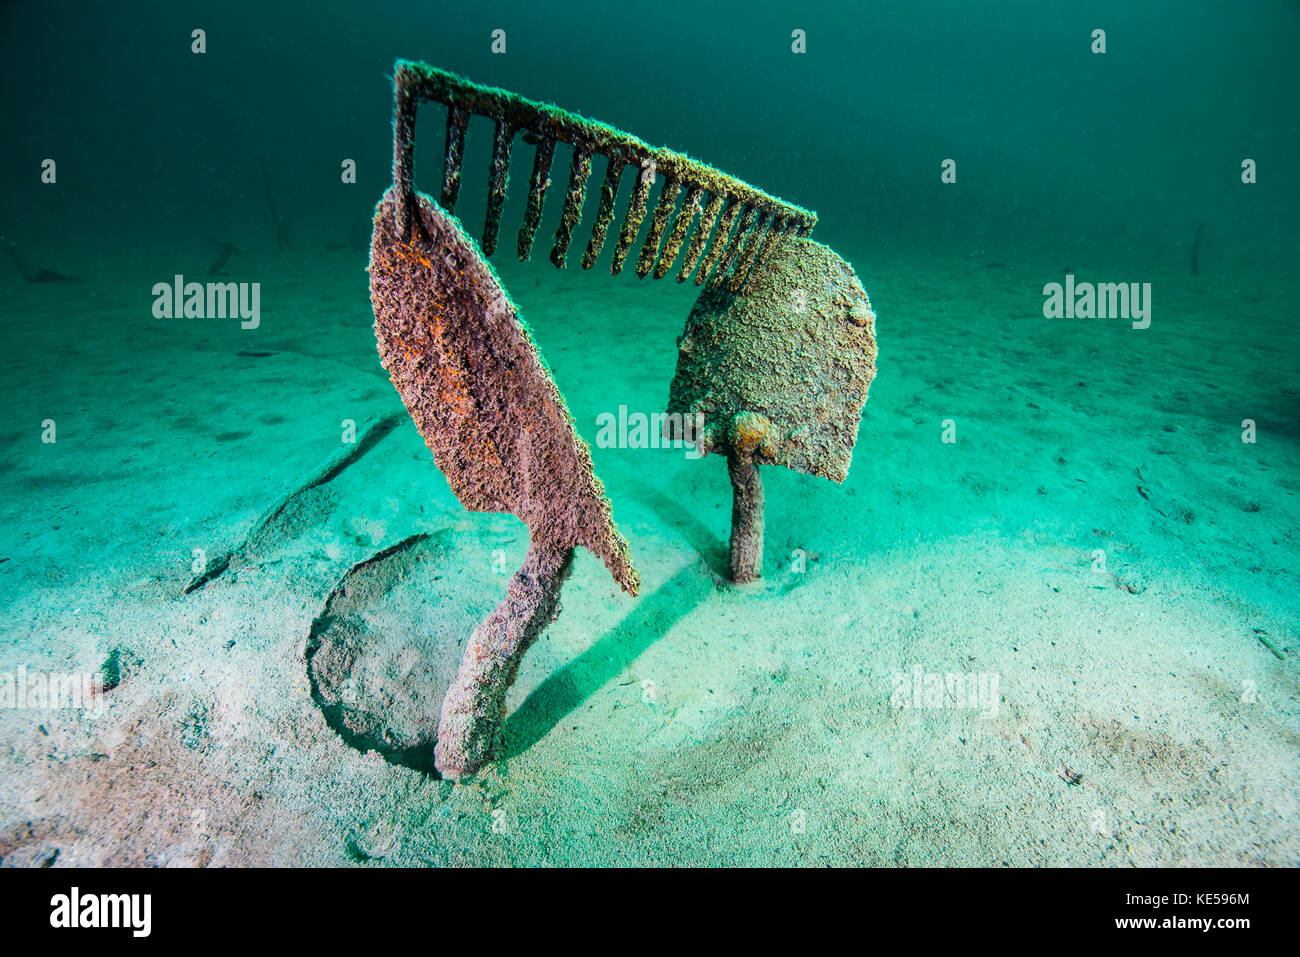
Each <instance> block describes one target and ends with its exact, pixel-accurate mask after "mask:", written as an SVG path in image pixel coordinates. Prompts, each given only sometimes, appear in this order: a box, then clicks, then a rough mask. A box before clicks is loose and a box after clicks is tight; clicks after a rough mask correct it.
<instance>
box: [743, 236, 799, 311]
mask: <svg viewBox="0 0 1300 957" xmlns="http://www.w3.org/2000/svg"><path fill="white" fill-rule="evenodd" d="M790 232H791V226H790V224H789V223H788V222H786V221H785V220H783V219H777V220H775V221H774V222H773V224H772V228H771V229H769V230H768V231H767V235H766V236H765V237H764V238H763V245H762V246H761V247H760V248H759V250H758V255H757V256H756V257H755V258H754V264H753V265H752V266H750V268H749V275H748V277H747V278H746V279H745V286H744V289H743V290H742V292H743V293H744V294H745V295H748V294H749V293H750V292H751V291H753V287H754V280H756V279H757V278H758V275H759V273H761V272H762V271H763V267H764V266H766V265H767V261H768V260H769V259H770V258H771V257H772V253H773V252H775V251H776V249H777V248H778V247H779V246H780V245H781V243H783V242H785V237H786V236H787V235H789V233H790Z"/></svg>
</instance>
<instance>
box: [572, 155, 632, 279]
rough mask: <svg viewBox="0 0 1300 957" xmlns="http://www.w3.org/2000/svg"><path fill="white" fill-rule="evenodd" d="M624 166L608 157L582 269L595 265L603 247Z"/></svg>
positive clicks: (620, 161)
mask: <svg viewBox="0 0 1300 957" xmlns="http://www.w3.org/2000/svg"><path fill="white" fill-rule="evenodd" d="M625 165H627V164H625V163H624V162H623V161H622V160H618V159H614V158H613V157H610V160H609V166H608V167H607V168H606V169H605V181H604V182H603V183H601V184H600V205H599V206H598V207H597V208H596V222H595V224H594V225H593V226H592V227H591V241H590V242H588V243H587V251H586V252H585V253H583V255H582V268H583V269H590V268H591V267H592V266H594V265H596V257H597V256H599V255H600V250H601V247H603V246H604V245H605V233H606V232H607V231H608V229H609V224H610V223H611V222H612V221H613V219H614V198H615V197H616V196H617V195H618V180H619V177H620V176H622V175H623V167H624V166H625Z"/></svg>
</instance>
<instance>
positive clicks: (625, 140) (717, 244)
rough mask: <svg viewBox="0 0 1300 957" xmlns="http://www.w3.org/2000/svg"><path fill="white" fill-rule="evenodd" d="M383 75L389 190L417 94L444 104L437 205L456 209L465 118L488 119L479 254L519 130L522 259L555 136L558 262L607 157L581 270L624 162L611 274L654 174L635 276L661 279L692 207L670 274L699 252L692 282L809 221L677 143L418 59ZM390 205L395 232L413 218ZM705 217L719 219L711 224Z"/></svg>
mask: <svg viewBox="0 0 1300 957" xmlns="http://www.w3.org/2000/svg"><path fill="white" fill-rule="evenodd" d="M393 86H394V91H395V93H396V110H397V112H396V117H395V121H394V134H395V142H394V165H393V183H394V184H395V185H396V186H397V187H398V190H399V192H405V193H409V192H410V191H411V179H412V162H411V160H412V151H413V143H414V134H413V128H414V122H415V119H414V117H415V107H416V106H417V105H418V104H419V103H420V102H422V101H436V102H439V103H442V104H444V105H445V106H446V107H447V135H446V144H445V152H444V159H443V189H442V195H441V198H440V200H439V202H440V205H441V206H442V207H443V208H444V209H445V210H447V211H448V212H454V211H455V209H456V202H457V199H458V197H459V193H460V181H461V165H462V162H463V157H464V148H465V133H466V129H467V126H468V123H469V119H470V117H471V116H473V115H479V116H485V117H488V118H490V119H491V120H493V121H494V123H495V130H496V132H495V136H494V140H493V149H492V160H491V166H490V168H489V171H488V208H487V220H486V222H485V224H484V228H483V242H482V247H483V251H484V252H485V253H486V254H487V255H489V256H491V255H492V254H493V253H494V252H495V251H496V247H497V239H498V235H499V232H500V228H501V211H502V208H503V205H504V203H505V197H506V190H507V188H508V186H509V178H510V159H511V154H512V150H513V143H514V139H515V136H516V135H521V136H522V137H523V138H524V139H525V140H526V141H527V142H529V143H531V144H532V145H534V146H535V148H536V152H535V153H534V157H533V169H532V176H531V177H530V179H529V184H528V201H527V204H526V207H525V212H524V223H523V226H522V227H521V228H520V231H519V238H518V243H517V244H516V248H517V251H518V254H519V258H520V259H521V260H522V259H527V258H529V256H530V255H531V252H532V247H533V239H534V236H535V234H536V232H537V229H538V227H539V225H540V222H541V215H542V207H543V203H544V201H545V196H546V190H547V189H548V188H549V186H550V185H551V178H550V170H551V164H552V161H553V159H554V155H555V147H556V144H557V143H566V144H569V145H570V146H572V147H573V155H572V161H571V163H570V167H569V176H568V190H567V193H566V197H565V203H564V209H563V212H562V214H561V219H560V224H559V226H558V227H557V229H556V232H555V242H554V244H553V246H552V248H551V255H550V258H551V262H553V263H554V264H555V265H556V266H558V267H560V268H564V266H565V263H566V258H567V255H568V249H569V244H570V242H571V240H572V236H573V231H574V229H575V228H576V227H577V225H578V222H579V221H580V220H581V218H582V205H583V199H584V198H585V195H586V183H587V178H588V177H589V176H590V175H591V160H592V158H593V156H595V155H600V156H603V157H605V159H606V162H607V166H606V172H605V176H604V180H603V182H602V185H601V197H600V203H599V207H598V210H597V214H596V218H595V221H594V224H593V228H592V234H591V239H590V241H589V243H588V244H587V249H586V252H585V253H584V255H583V257H582V267H583V268H584V269H590V268H591V267H592V266H594V265H595V263H596V259H597V257H598V256H599V255H600V251H601V249H602V247H603V246H604V242H605V237H606V234H607V232H608V230H609V227H610V225H611V223H612V221H613V219H614V212H615V210H614V204H615V200H616V198H617V194H618V185H619V181H620V178H621V177H622V175H623V173H624V171H625V170H627V169H629V168H630V169H632V170H635V171H636V182H635V183H634V185H633V189H632V194H631V197H630V199H629V200H628V206H627V210H626V212H625V214H624V217H623V224H622V227H621V228H620V230H619V232H618V243H617V246H616V248H615V251H614V256H613V260H612V262H611V266H610V271H611V272H614V273H618V272H619V271H620V270H621V269H622V268H623V263H624V262H625V261H626V259H627V256H628V255H629V254H630V253H631V247H632V243H633V242H634V241H635V240H636V237H637V234H638V233H639V231H640V228H641V224H642V222H643V220H644V219H645V216H646V213H647V210H648V203H649V197H650V192H651V189H652V187H653V185H654V184H655V182H656V181H657V180H660V179H662V181H663V182H662V186H661V189H660V193H659V198H658V199H657V201H656V202H655V206H654V210H653V212H652V213H651V222H650V227H649V228H648V229H647V231H646V237H645V240H644V241H643V243H642V247H641V250H640V252H639V254H638V255H637V256H636V272H637V275H638V276H641V277H645V276H647V275H653V276H654V277H655V278H656V279H661V278H663V277H664V276H665V275H667V273H668V271H669V270H670V269H671V268H672V266H673V264H674V263H675V261H676V259H677V257H678V255H679V254H680V252H681V249H682V246H683V244H684V242H685V240H686V237H687V236H688V235H690V230H691V226H692V224H693V223H695V222H696V217H697V216H699V217H700V218H699V222H698V226H697V228H696V232H695V234H694V238H693V240H692V242H691V244H690V247H689V251H688V255H687V256H686V258H685V260H684V262H683V264H682V268H681V270H680V271H679V273H678V275H677V281H678V282H683V281H685V280H686V279H687V278H688V277H689V276H690V274H691V272H692V270H694V268H695V266H696V264H697V263H699V262H700V261H701V258H703V265H702V266H701V268H700V270H699V272H698V273H697V274H696V276H695V282H696V284H697V285H700V284H703V283H704V282H705V281H706V279H710V271H711V269H712V267H713V266H714V265H715V264H717V263H718V262H719V261H721V263H722V266H721V267H720V268H719V269H718V270H717V272H716V273H714V274H713V275H712V277H711V282H713V283H718V282H719V281H720V280H721V279H723V278H728V281H729V282H731V283H733V284H735V285H736V286H737V288H739V283H740V282H741V281H743V279H744V276H745V274H746V273H747V272H748V271H749V270H750V268H751V267H752V266H753V265H754V263H755V261H756V260H757V259H758V258H759V257H760V256H761V255H762V254H763V253H764V252H765V250H766V249H768V248H771V246H772V245H773V244H774V243H775V242H777V241H779V240H781V239H784V238H786V237H790V236H807V235H808V234H809V233H810V232H811V231H812V228H813V226H814V225H816V223H817V214H816V213H813V212H811V211H809V210H807V209H804V208H803V207H801V206H796V205H795V204H793V203H789V202H786V201H785V200H783V199H778V198H777V197H775V196H772V195H770V194H768V193H765V192H764V191H763V190H761V189H758V188H756V187H754V186H751V185H749V184H748V183H746V182H744V181H743V180H740V179H737V178H736V177H734V176H729V175H727V174H726V173H723V172H721V171H719V170H717V169H714V168H713V167H712V166H709V165H708V164H706V163H701V162H699V161H698V160H694V159H691V157H689V156H687V155H685V154H683V153H677V152H674V151H672V150H669V149H665V148H656V147H652V146H650V145H649V144H647V143H646V142H644V141H643V140H641V139H638V138H637V137H635V136H633V135H632V134H630V133H625V132H623V131H622V130H618V129H615V128H614V127H612V126H607V125H606V124H604V123H599V122H596V121H595V120H589V119H585V118H583V117H581V116H577V115H576V114H573V113H569V112H567V111H565V110H562V109H560V108H558V107H555V106H551V105H549V104H546V103H539V102H537V101H536V100H529V99H526V98H525V97H522V96H519V95H518V94H515V93H511V92H509V91H508V90H501V89H496V88H494V87H488V86H480V85H479V84H477V83H472V82H470V81H469V80H466V79H464V78H463V77H460V76H457V75H456V74H454V73H448V72H447V71H446V70H439V69H437V68H436V67H432V66H429V65H428V64H427V63H416V62H411V61H408V60H398V61H397V64H396V67H395V70H394V75H393ZM683 191H684V196H685V198H684V199H683V200H682V203H681V206H680V208H678V205H677V199H678V196H679V194H682V193H683ZM706 195H707V196H708V197H709V200H708V202H707V204H706V203H705V200H704V197H705V196H706ZM720 210H722V211H723V216H722V219H721V220H719V219H718V213H719V211H720ZM400 212H401V213H402V217H403V218H402V219H401V220H400V222H399V231H400V232H402V233H403V234H404V233H405V232H406V231H407V230H408V229H409V228H410V226H411V223H412V220H411V218H410V213H409V211H406V210H401V211H400ZM701 214H702V215H701ZM737 219H739V221H740V225H739V227H738V228H737V229H736V230H735V231H734V232H733V231H732V225H733V224H734V223H735V222H736V220H737ZM715 221H716V222H717V223H718V229H717V231H716V232H713V226H714V223H715ZM670 223H671V228H670V226H669V224H670ZM665 238H666V239H667V241H666V242H665ZM701 254H703V256H701ZM733 269H734V272H733V271H732V270H733Z"/></svg>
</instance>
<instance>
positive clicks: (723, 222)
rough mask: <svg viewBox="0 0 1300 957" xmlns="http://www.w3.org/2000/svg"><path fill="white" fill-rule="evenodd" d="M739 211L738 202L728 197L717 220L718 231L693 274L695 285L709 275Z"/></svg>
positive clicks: (698, 284) (724, 245)
mask: <svg viewBox="0 0 1300 957" xmlns="http://www.w3.org/2000/svg"><path fill="white" fill-rule="evenodd" d="M739 212H740V204H739V203H737V202H736V201H735V200H734V199H731V198H730V197H728V198H727V206H726V208H725V209H724V210H723V211H722V218H721V219H720V220H718V231H717V232H716V233H715V234H714V236H713V242H712V243H710V244H709V251H708V252H707V253H705V254H704V262H702V263H700V271H699V272H697V273H696V274H695V285H697V286H702V285H704V280H705V279H707V278H708V277H709V272H710V270H712V269H713V264H714V263H715V262H717V261H718V257H719V256H721V255H722V251H723V250H724V249H726V247H727V234H728V233H730V232H731V224H732V223H733V222H735V221H736V214H737V213H739Z"/></svg>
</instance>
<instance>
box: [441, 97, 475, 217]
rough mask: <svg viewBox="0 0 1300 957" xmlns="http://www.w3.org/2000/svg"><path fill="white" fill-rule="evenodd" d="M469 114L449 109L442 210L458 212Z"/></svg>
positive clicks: (460, 110)
mask: <svg viewBox="0 0 1300 957" xmlns="http://www.w3.org/2000/svg"><path fill="white" fill-rule="evenodd" d="M468 123H469V114H468V113H466V112H465V111H464V110H462V109H461V108H460V107H458V106H452V107H448V108H447V154H446V157H445V158H444V159H443V164H442V208H443V209H445V210H446V211H447V212H449V213H454V212H455V211H456V198H457V197H458V196H459V195H460V164H461V160H462V159H463V158H464V155H465V127H466V125H468Z"/></svg>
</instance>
